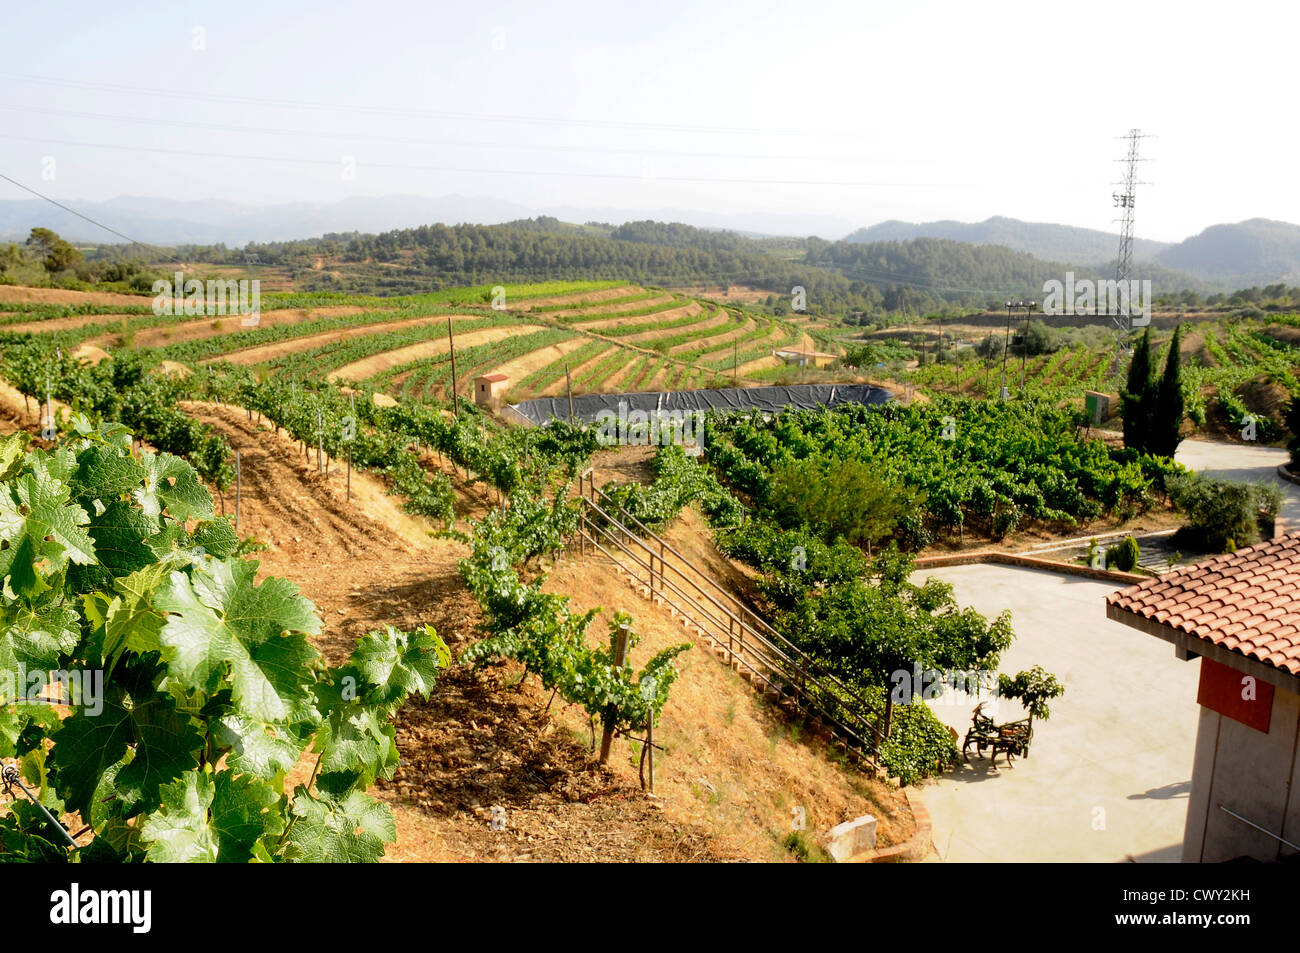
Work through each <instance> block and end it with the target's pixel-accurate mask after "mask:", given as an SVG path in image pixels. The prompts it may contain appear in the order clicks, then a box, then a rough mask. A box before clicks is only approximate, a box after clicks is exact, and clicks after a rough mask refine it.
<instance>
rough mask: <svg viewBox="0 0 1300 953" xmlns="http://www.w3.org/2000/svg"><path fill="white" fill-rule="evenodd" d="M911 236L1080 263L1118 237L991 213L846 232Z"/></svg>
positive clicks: (1157, 246) (860, 238)
mask: <svg viewBox="0 0 1300 953" xmlns="http://www.w3.org/2000/svg"><path fill="white" fill-rule="evenodd" d="M913 238H948V239H951V240H952V241H955V242H968V243H970V244H972V245H1001V246H1002V247H1003V248H1010V249H1011V250H1012V251H1023V252H1028V253H1029V254H1031V255H1033V256H1034V257H1035V258H1042V259H1045V260H1046V261H1068V262H1074V263H1077V264H1080V265H1100V264H1104V263H1106V262H1108V261H1109V262H1113V261H1114V260H1115V252H1116V249H1117V248H1118V246H1119V238H1118V236H1117V235H1116V234H1115V233H1114V232H1100V231H1097V230H1096V229H1093V228H1075V227H1074V226H1073V225H1051V224H1047V223H1041V222H1022V221H1020V220H1019V219H1015V218H1003V217H1002V216H1000V215H995V216H994V217H993V218H989V219H985V220H984V221H982V222H953V221H944V222H923V223H920V224H913V223H912V222H899V221H888V222H881V223H880V224H878V225H872V226H870V227H869V228H860V229H858V230H857V231H856V232H854V233H853V234H851V235H848V236H846V237H845V239H844V240H845V241H849V242H905V241H910V240H911V239H913ZM1169 247H1171V246H1170V245H1169V244H1168V243H1167V242H1153V241H1149V240H1147V239H1145V238H1138V239H1135V240H1134V242H1133V257H1134V259H1136V260H1138V261H1149V260H1151V259H1153V258H1155V257H1156V255H1157V254H1159V253H1160V252H1162V251H1164V250H1165V249H1166V248H1169Z"/></svg>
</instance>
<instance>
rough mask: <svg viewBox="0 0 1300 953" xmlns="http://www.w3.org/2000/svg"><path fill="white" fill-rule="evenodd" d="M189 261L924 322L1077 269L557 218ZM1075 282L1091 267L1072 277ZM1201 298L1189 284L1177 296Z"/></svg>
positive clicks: (325, 277)
mask: <svg viewBox="0 0 1300 953" xmlns="http://www.w3.org/2000/svg"><path fill="white" fill-rule="evenodd" d="M177 253H178V254H179V255H180V256H181V257H183V258H185V259H186V260H189V261H206V262H213V263H230V264H238V263H242V262H244V261H245V259H246V257H248V256H251V255H256V256H257V260H258V261H259V262H261V263H263V264H273V265H280V266H283V267H288V268H290V269H292V270H293V271H294V272H295V277H296V280H297V282H298V284H299V286H300V287H302V288H304V289H310V290H340V291H370V292H379V293H397V292H407V291H414V290H421V289H428V288H429V287H430V286H433V287H446V286H455V285H478V284H483V283H491V282H503V283H506V282H522V281H543V280H562V279H593V280H594V279H616V280H623V281H629V282H638V283H643V284H651V285H661V286H672V285H685V284H706V285H707V284H721V283H724V282H730V283H734V284H744V285H750V286H753V287H757V288H763V289H767V290H770V291H772V292H773V293H774V294H776V295H789V294H790V292H791V289H792V288H794V287H795V286H801V287H803V288H805V289H806V290H807V298H808V305H809V308H810V310H813V311H844V310H851V309H861V310H868V311H879V310H881V309H882V308H883V309H884V310H889V311H895V310H927V309H931V308H936V307H941V306H943V305H944V304H948V305H964V306H972V307H982V306H986V305H995V306H996V305H997V303H998V302H1000V301H1001V300H1003V299H1005V298H1006V297H1008V296H1014V297H1038V296H1039V295H1040V294H1041V292H1042V286H1043V282H1044V281H1046V280H1048V279H1050V278H1058V279H1059V278H1061V277H1063V275H1064V273H1065V271H1066V270H1067V269H1069V268H1071V266H1069V265H1066V264H1059V263H1053V262H1045V261H1041V260H1039V259H1037V258H1034V257H1032V256H1030V255H1028V254H1024V253H1021V252H1013V251H1010V250H1009V249H1005V248H997V247H992V246H978V245H970V244H965V243H962V242H956V241H947V240H936V239H918V240H915V241H908V242H873V243H869V244H862V243H857V242H847V241H838V242H828V241H825V240H823V239H819V238H807V239H754V238H746V237H744V236H741V235H738V234H736V233H734V232H725V231H713V230H708V229H700V228H695V227H692V226H689V225H682V224H676V223H664V222H651V221H643V222H628V223H625V224H623V225H618V226H613V225H608V224H603V223H598V222H589V223H587V224H584V225H576V224H570V223H565V222H561V221H559V220H557V219H553V218H535V219H525V220H520V221H516V222H509V223H506V224H503V225H454V226H447V225H428V226H421V227H419V228H411V229H401V230H397V231H389V232H383V233H380V234H375V235H369V234H360V233H348V234H329V235H325V236H324V237H322V238H315V239H306V240H301V241H291V242H273V243H268V244H255V245H249V246H248V247H247V248H245V249H228V248H226V247H225V246H222V245H216V246H183V247H181V248H180V249H178V250H177ZM1073 270H1074V271H1075V273H1076V275H1077V276H1078V277H1086V276H1089V275H1092V274H1093V273H1094V272H1095V271H1097V269H1096V268H1095V267H1093V266H1087V265H1084V266H1077V267H1074V268H1073ZM1189 286H1194V283H1192V282H1190V281H1186V282H1182V283H1180V284H1178V285H1177V287H1180V288H1182V287H1189Z"/></svg>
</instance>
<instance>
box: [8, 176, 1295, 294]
mask: <svg viewBox="0 0 1300 953" xmlns="http://www.w3.org/2000/svg"><path fill="white" fill-rule="evenodd" d="M66 204H68V205H70V206H71V207H73V208H76V209H77V210H78V211H79V212H81V213H82V214H84V215H87V216H89V217H90V218H93V219H96V220H97V221H101V222H103V223H105V224H106V225H109V226H111V227H112V228H113V229H115V230H116V231H118V232H120V233H122V234H124V235H129V236H131V237H132V238H133V239H136V240H138V241H142V242H146V243H152V244H157V245H185V244H194V245H214V244H225V245H226V246H227V247H231V248H240V247H243V246H244V245H246V244H247V243H248V242H250V241H252V242H275V241H290V240H294V239H304V238H312V237H317V236H321V235H325V234H327V233H342V232H362V233H379V232H386V231H391V230H395V229H403V228H415V227H418V226H420V225H431V224H435V223H443V224H448V225H454V224H458V223H475V224H484V225H491V224H501V223H505V222H514V221H518V220H520V219H525V218H530V217H534V216H537V215H547V216H553V217H555V218H557V219H560V220H562V221H567V222H578V223H582V222H592V221H595V222H604V223H609V224H611V225H619V224H622V223H624V222H634V221H647V220H652V221H659V222H680V223H683V224H687V225H693V226H696V227H698V228H702V229H709V230H727V231H733V232H736V233H738V234H740V235H744V236H747V237H753V238H758V237H764V236H781V235H790V236H800V237H803V236H808V235H829V236H834V235H844V234H845V233H846V232H848V230H849V228H851V224H850V223H849V222H847V220H844V219H841V218H839V217H837V216H834V215H812V216H808V215H783V214H781V213H769V212H764V211H754V212H750V213H738V214H714V213H709V212H700V211H697V210H690V209H679V208H659V209H608V208H607V209H599V208H578V207H572V206H563V207H556V208H550V209H532V208H528V207H526V206H523V205H519V204H517V203H514V202H506V201H502V200H499V199H493V198H487V197H482V196H472V197H471V196H461V195H446V196H442V197H440V198H427V197H419V196H409V195H392V196H383V197H366V196H356V197H351V198H346V199H342V200H340V201H338V202H333V203H327V204H313V203H307V202H294V203H284V204H278V205H267V206H251V205H243V204H240V203H236V202H227V201H216V200H208V201H176V200H174V199H158V198H148V197H135V196H121V197H118V198H114V199H110V200H108V201H106V202H77V201H69V202H67V203H66ZM34 226H43V227H46V228H52V229H54V231H56V232H58V233H59V234H61V235H63V236H64V237H65V238H68V239H70V240H72V241H75V242H94V243H100V242H113V241H116V240H117V239H115V238H114V237H113V235H112V234H111V233H109V232H107V231H105V230H103V229H101V228H97V227H95V226H94V225H92V224H90V223H89V222H86V221H85V220H83V219H81V218H79V217H77V216H76V215H73V214H70V213H68V212H65V211H63V210H62V209H59V208H57V207H54V206H51V205H49V204H47V203H45V202H41V201H39V200H36V199H31V200H10V201H0V240H5V241H21V240H23V239H24V238H26V236H27V233H28V232H29V231H30V230H31V229H32V228H33V227H34ZM918 238H930V239H946V240H950V241H956V242H963V243H966V244H972V245H993V246H1001V247H1004V248H1009V249H1011V250H1012V251H1017V252H1022V253H1025V254H1029V255H1032V256H1033V257H1035V258H1038V259H1040V260H1042V261H1046V262H1064V263H1067V264H1069V265H1074V266H1079V267H1085V266H1087V267H1091V268H1093V269H1104V268H1106V267H1108V266H1110V264H1111V263H1112V262H1113V261H1114V259H1115V251H1116V244H1117V239H1116V236H1115V235H1114V234H1113V233H1111V232H1103V231H1098V230H1096V229H1088V228H1076V227H1074V226H1070V225H1056V224H1051V223H1041V222H1022V221H1020V220H1018V219H1014V218H1004V217H1001V216H995V217H993V218H989V219H987V220H985V221H983V222H956V221H938V222H924V223H910V222H900V221H887V222H881V223H879V224H877V225H872V226H869V227H867V228H860V229H858V230H857V231H854V232H851V233H850V234H847V236H846V238H845V239H844V240H845V241H847V242H852V243H862V244H870V243H876V242H906V241H911V240H913V239H918ZM1133 252H1134V259H1135V261H1138V262H1142V263H1146V264H1147V266H1148V270H1149V274H1150V275H1151V277H1153V278H1154V279H1157V280H1158V281H1159V282H1160V283H1161V284H1162V285H1164V284H1169V283H1176V282H1177V281H1178V280H1179V277H1180V275H1185V276H1187V277H1188V278H1190V279H1193V282H1192V283H1194V284H1201V285H1208V286H1214V287H1218V288H1221V289H1225V288H1240V287H1246V286H1250V285H1265V284H1271V283H1275V282H1283V283H1286V284H1291V285H1296V284H1300V226H1297V225H1292V224H1289V223H1287V222H1275V221H1270V220H1268V219H1259V218H1256V219H1250V220H1248V221H1245V222H1239V223H1237V224H1235V225H1226V224H1225V225H1213V226H1211V227H1209V228H1207V229H1206V230H1205V231H1203V232H1202V233H1201V234H1199V235H1195V236H1193V237H1191V238H1187V239H1185V240H1183V241H1181V242H1178V243H1177V244H1171V243H1168V242H1156V241H1150V240H1147V239H1142V238H1139V239H1136V240H1135V241H1134V249H1133ZM1175 273H1180V274H1175Z"/></svg>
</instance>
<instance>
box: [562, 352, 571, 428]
mask: <svg viewBox="0 0 1300 953" xmlns="http://www.w3.org/2000/svg"><path fill="white" fill-rule="evenodd" d="M564 387H565V390H567V391H568V392H569V423H573V380H572V378H570V377H569V362H568V361H565V362H564Z"/></svg>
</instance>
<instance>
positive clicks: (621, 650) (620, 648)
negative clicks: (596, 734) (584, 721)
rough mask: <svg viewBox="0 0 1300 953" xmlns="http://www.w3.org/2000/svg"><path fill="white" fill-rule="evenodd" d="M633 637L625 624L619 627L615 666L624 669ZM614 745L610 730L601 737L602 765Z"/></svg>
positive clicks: (615, 647) (615, 644) (607, 758)
mask: <svg viewBox="0 0 1300 953" xmlns="http://www.w3.org/2000/svg"><path fill="white" fill-rule="evenodd" d="M630 635H631V629H629V628H628V626H627V624H626V623H624V624H623V625H620V626H619V627H618V638H617V639H615V641H614V665H615V666H616V667H618V668H622V667H623V665H624V664H625V663H626V662H627V643H628V637H629V636H630ZM613 743H614V732H613V731H611V730H610V729H609V728H606V729H605V733H604V734H603V735H601V736H600V763H601V764H605V763H606V762H608V761H609V749H610V746H611V745H612V744H613Z"/></svg>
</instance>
